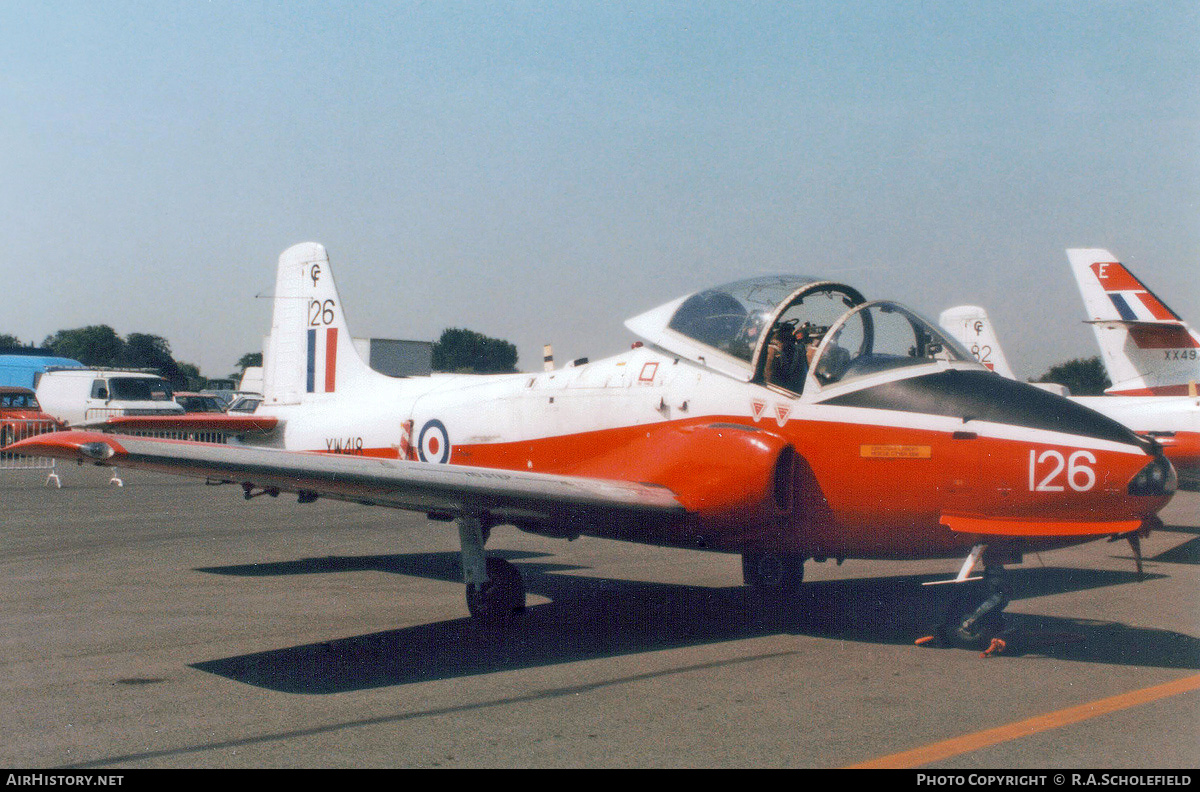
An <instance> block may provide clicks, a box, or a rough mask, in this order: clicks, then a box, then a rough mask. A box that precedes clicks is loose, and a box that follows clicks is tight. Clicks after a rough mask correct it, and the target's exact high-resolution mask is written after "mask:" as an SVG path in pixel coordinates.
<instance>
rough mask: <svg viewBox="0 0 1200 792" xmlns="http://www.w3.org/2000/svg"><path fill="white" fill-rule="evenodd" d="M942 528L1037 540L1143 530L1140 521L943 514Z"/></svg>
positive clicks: (1107, 534)
mask: <svg viewBox="0 0 1200 792" xmlns="http://www.w3.org/2000/svg"><path fill="white" fill-rule="evenodd" d="M941 523H942V525H945V526H948V527H949V528H950V530H951V531H954V532H955V533H962V534H981V535H984V536H1011V537H1020V538H1029V539H1036V538H1042V537H1047V536H1112V535H1115V534H1126V533H1129V532H1130V531H1137V530H1140V529H1141V528H1142V523H1141V521H1140V520H1095V521H1086V522H1080V521H1069V522H1068V521H1049V520H1017V519H1013V518H1008V517H966V516H961V515H955V514H943V515H942V519H941Z"/></svg>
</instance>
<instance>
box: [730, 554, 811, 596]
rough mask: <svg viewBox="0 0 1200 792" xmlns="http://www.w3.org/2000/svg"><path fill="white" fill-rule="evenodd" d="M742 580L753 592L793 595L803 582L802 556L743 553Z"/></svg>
mask: <svg viewBox="0 0 1200 792" xmlns="http://www.w3.org/2000/svg"><path fill="white" fill-rule="evenodd" d="M742 580H743V581H744V582H745V584H746V585H748V586H750V587H752V588H753V589H755V591H761V592H772V593H780V594H783V593H795V592H796V591H798V590H799V589H800V584H801V583H802V582H803V581H804V556H802V555H795V554H791V553H772V552H751V553H743V554H742Z"/></svg>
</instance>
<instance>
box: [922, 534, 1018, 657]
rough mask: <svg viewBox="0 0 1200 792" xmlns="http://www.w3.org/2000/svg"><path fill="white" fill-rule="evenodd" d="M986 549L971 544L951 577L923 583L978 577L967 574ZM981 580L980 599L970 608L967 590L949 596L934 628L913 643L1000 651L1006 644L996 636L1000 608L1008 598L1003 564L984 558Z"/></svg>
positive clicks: (1001, 626) (1000, 625)
mask: <svg viewBox="0 0 1200 792" xmlns="http://www.w3.org/2000/svg"><path fill="white" fill-rule="evenodd" d="M986 549H987V546H986V545H976V546H975V547H973V548H972V549H971V553H970V555H968V556H967V559H966V561H965V562H964V563H963V566H962V569H961V570H959V573H958V576H957V577H955V578H954V579H953V580H939V581H934V582H933V583H926V584H924V585H927V586H928V585H938V584H942V583H952V584H961V583H966V582H969V581H976V580H980V579H981V578H980V577H978V576H976V577H970V574H971V570H972V569H973V568H974V566H975V564H977V563H978V562H979V560H980V559H981V558H983V555H984V551H985V550H986ZM982 581H983V587H984V592H985V596H984V598H983V601H982V602H980V603H979V604H978V605H977V606H975V607H973V608H972V603H971V602H970V601H969V600H968V596H969V595H968V594H967V592H966V591H960V592H959V593H958V594H957V596H953V597H951V598H950V604H949V605H948V607H947V608H946V613H945V616H944V618H943V619H942V621H941V622H940V623H939V624H938V625H937V626H936V627H935V628H934V630H933V633H932V634H931V635H928V636H925V637H924V638H920V639H918V640H917V642H916V643H917V645H918V646H926V645H940V646H962V647H966V648H970V649H983V650H984V652H983V656H984V657H987V656H989V655H993V654H999V653H1001V652H1003V651H1004V648H1005V646H1006V644H1005V641H1004V639H1003V638H1001V637H1000V636H1001V635H1002V634H1003V632H1004V608H1005V606H1007V605H1008V602H1009V598H1010V591H1009V587H1008V585H1007V581H1006V578H1005V574H1004V565H1003V564H1002V563H999V562H998V561H994V560H993V561H991V563H989V560H988V559H985V560H984V569H983V576H982ZM976 601H978V600H976Z"/></svg>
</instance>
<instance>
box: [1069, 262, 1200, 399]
mask: <svg viewBox="0 0 1200 792" xmlns="http://www.w3.org/2000/svg"><path fill="white" fill-rule="evenodd" d="M1067 260H1068V261H1070V263H1071V273H1072V274H1073V275H1074V276H1075V281H1076V282H1077V283H1078V284H1079V293H1080V295H1081V296H1082V297H1083V305H1084V308H1085V309H1086V310H1087V317H1088V318H1087V322H1088V323H1089V324H1091V326H1092V330H1093V331H1094V332H1095V334H1096V343H1097V344H1099V346H1100V358H1101V360H1103V361H1104V367H1105V369H1106V370H1107V372H1108V378H1109V379H1110V380H1112V383H1113V385H1112V387H1110V388H1109V389H1108V391H1107V393H1111V394H1121V395H1171V394H1175V395H1182V394H1186V393H1187V392H1188V384H1189V382H1190V383H1194V382H1195V381H1196V380H1197V379H1198V378H1200V336H1197V334H1196V333H1195V331H1193V330H1192V329H1191V328H1190V327H1189V326H1188V324H1187V323H1186V322H1185V321H1183V319H1181V318H1180V317H1179V314H1177V313H1175V312H1174V311H1172V310H1171V309H1170V308H1168V307H1167V305H1166V303H1164V302H1163V301H1162V300H1160V299H1159V298H1158V296H1157V295H1156V294H1154V292H1152V291H1150V290H1149V289H1147V288H1146V287H1145V286H1144V285H1143V284H1142V282H1141V281H1140V280H1138V279H1137V278H1136V277H1134V275H1133V273H1131V272H1130V271H1129V270H1128V269H1126V268H1125V267H1124V266H1123V265H1122V264H1121V263H1120V262H1119V261H1117V259H1116V258H1115V257H1114V256H1113V255H1112V254H1111V253H1109V252H1108V251H1107V250H1101V249H1098V248H1071V249H1069V250H1067Z"/></svg>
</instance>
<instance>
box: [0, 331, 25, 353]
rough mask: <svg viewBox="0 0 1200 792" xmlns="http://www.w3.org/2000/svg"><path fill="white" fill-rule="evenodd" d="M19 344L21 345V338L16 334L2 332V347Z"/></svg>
mask: <svg viewBox="0 0 1200 792" xmlns="http://www.w3.org/2000/svg"><path fill="white" fill-rule="evenodd" d="M19 346H21V339H19V338H17V337H16V336H15V335H9V334H8V333H0V349H5V348H7V347H19Z"/></svg>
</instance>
